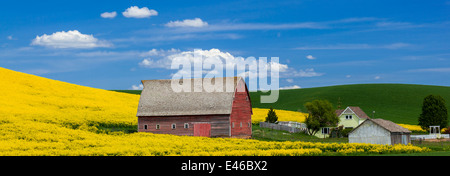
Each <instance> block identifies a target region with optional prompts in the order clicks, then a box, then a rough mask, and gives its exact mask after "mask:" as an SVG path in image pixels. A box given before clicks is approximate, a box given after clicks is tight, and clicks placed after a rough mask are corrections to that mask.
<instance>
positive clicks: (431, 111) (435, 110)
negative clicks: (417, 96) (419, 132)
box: [419, 95, 448, 130]
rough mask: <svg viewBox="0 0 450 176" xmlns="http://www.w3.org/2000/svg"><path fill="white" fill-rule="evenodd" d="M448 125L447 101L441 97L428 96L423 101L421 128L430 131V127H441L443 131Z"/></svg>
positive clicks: (420, 119)
mask: <svg viewBox="0 0 450 176" xmlns="http://www.w3.org/2000/svg"><path fill="white" fill-rule="evenodd" d="M447 125H448V113H447V107H446V106H445V100H444V98H442V97H441V96H440V95H428V96H427V97H425V98H424V99H423V104H422V113H421V114H420V116H419V126H420V127H421V128H422V129H424V130H428V129H429V128H430V126H440V127H441V129H443V128H445V127H447Z"/></svg>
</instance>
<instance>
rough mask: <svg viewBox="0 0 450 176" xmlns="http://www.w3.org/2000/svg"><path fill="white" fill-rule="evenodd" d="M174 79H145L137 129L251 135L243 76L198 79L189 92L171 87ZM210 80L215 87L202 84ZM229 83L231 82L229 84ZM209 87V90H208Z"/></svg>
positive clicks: (235, 135)
mask: <svg viewBox="0 0 450 176" xmlns="http://www.w3.org/2000/svg"><path fill="white" fill-rule="evenodd" d="M171 82H172V81H171V80H143V81H142V84H143V85H144V88H143V90H142V93H141V97H140V100H139V106H138V112H137V117H138V131H139V132H151V133H158V134H174V135H187V136H207V137H239V138H250V137H251V134H252V123H251V116H252V105H251V102H250V96H249V93H248V89H247V85H246V84H245V81H244V79H242V78H241V77H227V78H195V79H183V80H182V81H181V80H180V82H179V85H181V84H185V83H187V85H189V84H188V83H189V82H190V83H191V84H190V88H191V89H190V91H181V92H177V91H174V90H172V87H171V84H172V83H171ZM199 82H200V83H202V82H208V83H209V84H211V85H215V86H214V90H215V91H212V90H209V89H210V88H211V86H209V87H210V88H208V86H201V85H200V86H199V85H198V84H197V83H199ZM227 82H228V84H227ZM205 88H206V89H208V90H205Z"/></svg>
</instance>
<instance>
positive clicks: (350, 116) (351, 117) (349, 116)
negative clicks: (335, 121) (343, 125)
mask: <svg viewBox="0 0 450 176" xmlns="http://www.w3.org/2000/svg"><path fill="white" fill-rule="evenodd" d="M345 119H346V120H349V119H353V116H352V115H346V116H345Z"/></svg>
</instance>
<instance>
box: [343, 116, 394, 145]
mask: <svg viewBox="0 0 450 176" xmlns="http://www.w3.org/2000/svg"><path fill="white" fill-rule="evenodd" d="M390 134H391V133H390V132H389V131H387V130H386V129H384V128H382V127H380V126H379V125H377V124H374V123H373V122H372V121H366V122H364V123H363V124H361V126H359V127H358V128H357V129H355V130H354V131H353V132H351V133H350V134H349V136H348V140H349V143H369V144H389V145H390V144H391V136H390Z"/></svg>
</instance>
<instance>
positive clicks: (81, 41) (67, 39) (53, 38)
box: [31, 30, 112, 48]
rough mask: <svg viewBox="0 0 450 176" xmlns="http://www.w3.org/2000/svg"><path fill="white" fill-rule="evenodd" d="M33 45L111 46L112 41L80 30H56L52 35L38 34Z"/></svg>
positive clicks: (66, 46)
mask: <svg viewBox="0 0 450 176" xmlns="http://www.w3.org/2000/svg"><path fill="white" fill-rule="evenodd" d="M31 45H40V46H46V47H52V48H97V47H110V46H112V44H111V43H109V42H107V41H102V40H99V39H97V38H95V37H94V36H93V35H87V34H82V33H80V32H79V31H78V30H73V31H67V32H66V31H61V32H55V33H53V34H51V35H47V34H44V35H42V36H36V38H35V39H33V41H32V43H31Z"/></svg>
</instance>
